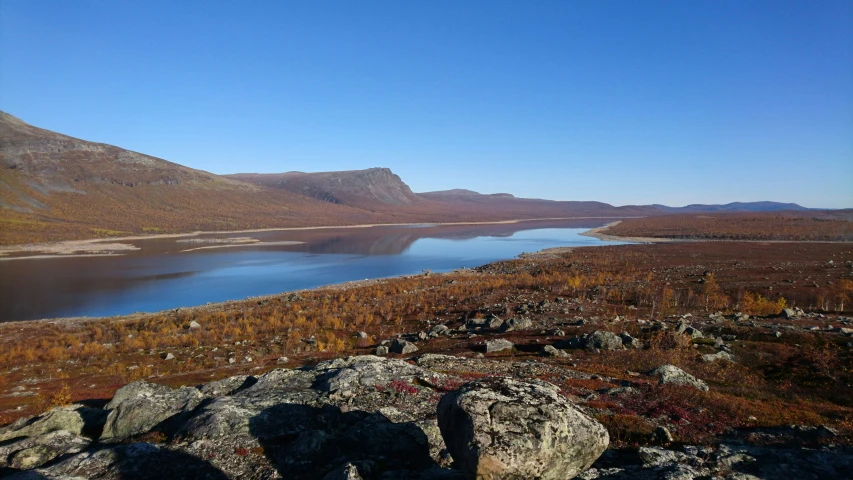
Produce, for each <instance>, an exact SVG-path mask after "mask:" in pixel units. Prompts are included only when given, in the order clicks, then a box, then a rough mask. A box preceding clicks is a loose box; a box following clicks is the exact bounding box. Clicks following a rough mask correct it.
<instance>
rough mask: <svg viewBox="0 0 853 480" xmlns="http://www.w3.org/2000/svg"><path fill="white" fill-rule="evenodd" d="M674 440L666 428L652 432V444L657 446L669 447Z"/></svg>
mask: <svg viewBox="0 0 853 480" xmlns="http://www.w3.org/2000/svg"><path fill="white" fill-rule="evenodd" d="M673 441H674V439H673V438H672V434H671V433H669V430H667V429H666V427H657V428H655V430H654V431H653V432H652V442H653V443H657V444H659V445H669V444H670V443H672V442H673Z"/></svg>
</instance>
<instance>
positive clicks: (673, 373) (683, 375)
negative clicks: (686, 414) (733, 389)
mask: <svg viewBox="0 0 853 480" xmlns="http://www.w3.org/2000/svg"><path fill="white" fill-rule="evenodd" d="M649 375H651V376H653V377H658V378H660V384H661V385H664V384H671V385H686V386H689V387H693V388H697V389H699V390H706V391H707V390H708V385H706V384H705V382H703V381H702V380H699V379H698V378H696V377H694V376H693V375H690V374H689V373H687V372H685V371H684V370H682V369H680V368H678V367H676V366H675V365H663V366H661V367H658V368H656V369H654V370H652V371H651V373H649Z"/></svg>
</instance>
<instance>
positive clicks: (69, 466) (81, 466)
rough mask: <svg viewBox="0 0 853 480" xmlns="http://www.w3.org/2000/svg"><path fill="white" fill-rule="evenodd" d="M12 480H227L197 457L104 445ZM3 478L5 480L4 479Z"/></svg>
mask: <svg viewBox="0 0 853 480" xmlns="http://www.w3.org/2000/svg"><path fill="white" fill-rule="evenodd" d="M3 473H4V474H6V475H10V476H9V477H8V478H9V479H10V480H37V479H45V478H57V477H60V478H63V477H75V478H81V477H82V478H120V479H122V480H148V479H151V480H154V479H157V480H160V479H165V478H168V479H175V480H191V479H208V480H226V479H228V476H226V475H225V474H224V473H223V472H222V471H220V470H219V469H217V468H216V467H214V466H213V465H211V464H210V463H209V462H206V461H204V460H202V459H200V458H198V457H194V456H192V455H187V454H185V453H181V452H177V451H173V450H167V449H165V448H160V447H157V446H154V445H150V444H147V443H132V444H123V445H103V446H101V447H96V448H93V449H90V450H87V451H86V452H85V453H83V454H78V455H75V456H73V457H71V458H66V459H61V460H57V461H54V462H51V463H50V464H48V465H45V466H43V467H42V468H40V469H39V470H38V471H36V470H27V471H20V472H19V473H14V474H13V473H12V470H11V469H9V470H7V471H6V472H3ZM4 478H6V477H5V476H4Z"/></svg>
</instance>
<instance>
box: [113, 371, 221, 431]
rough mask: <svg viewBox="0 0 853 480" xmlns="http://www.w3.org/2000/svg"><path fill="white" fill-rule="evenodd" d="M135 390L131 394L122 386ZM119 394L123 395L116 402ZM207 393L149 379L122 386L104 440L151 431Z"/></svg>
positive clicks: (192, 405)
mask: <svg viewBox="0 0 853 480" xmlns="http://www.w3.org/2000/svg"><path fill="white" fill-rule="evenodd" d="M125 389H128V390H132V391H133V392H134V395H133V396H132V397H131V396H129V395H128V393H127V392H123V391H122V390H125ZM116 397H118V398H120V401H119V402H116ZM203 399H204V395H203V394H202V393H201V392H200V391H199V390H198V389H197V388H191V387H180V388H177V389H174V390H172V389H171V388H169V387H164V386H162V385H156V384H152V383H148V382H134V383H132V384H130V385H127V386H124V387H122V388H120V389H119V390H118V391H117V392H116V396H115V397H113V400H112V401H110V403H109V406H110V408H111V411H110V414H109V416H108V417H107V423H106V425H104V433H103V434H102V435H101V441H105V440H116V439H121V438H127V437H130V436H133V435H139V434H142V433H146V432H148V431H150V430H151V429H152V428H154V427H156V426H157V425H159V424H160V423H161V422H164V421H166V420H168V419H170V418H171V417H174V416H175V415H177V414H179V413H182V412H189V411H191V410H192V409H194V408H195V407H196V406H198V404H199V403H201V401H202V400H203Z"/></svg>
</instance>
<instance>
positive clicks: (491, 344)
mask: <svg viewBox="0 0 853 480" xmlns="http://www.w3.org/2000/svg"><path fill="white" fill-rule="evenodd" d="M514 346H515V345H513V343H512V342H510V341H509V340H505V339H503V338H498V339H495V340H489V341H487V342H486V353H491V352H500V351H502V350H511V349H512V348H513V347H514Z"/></svg>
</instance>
